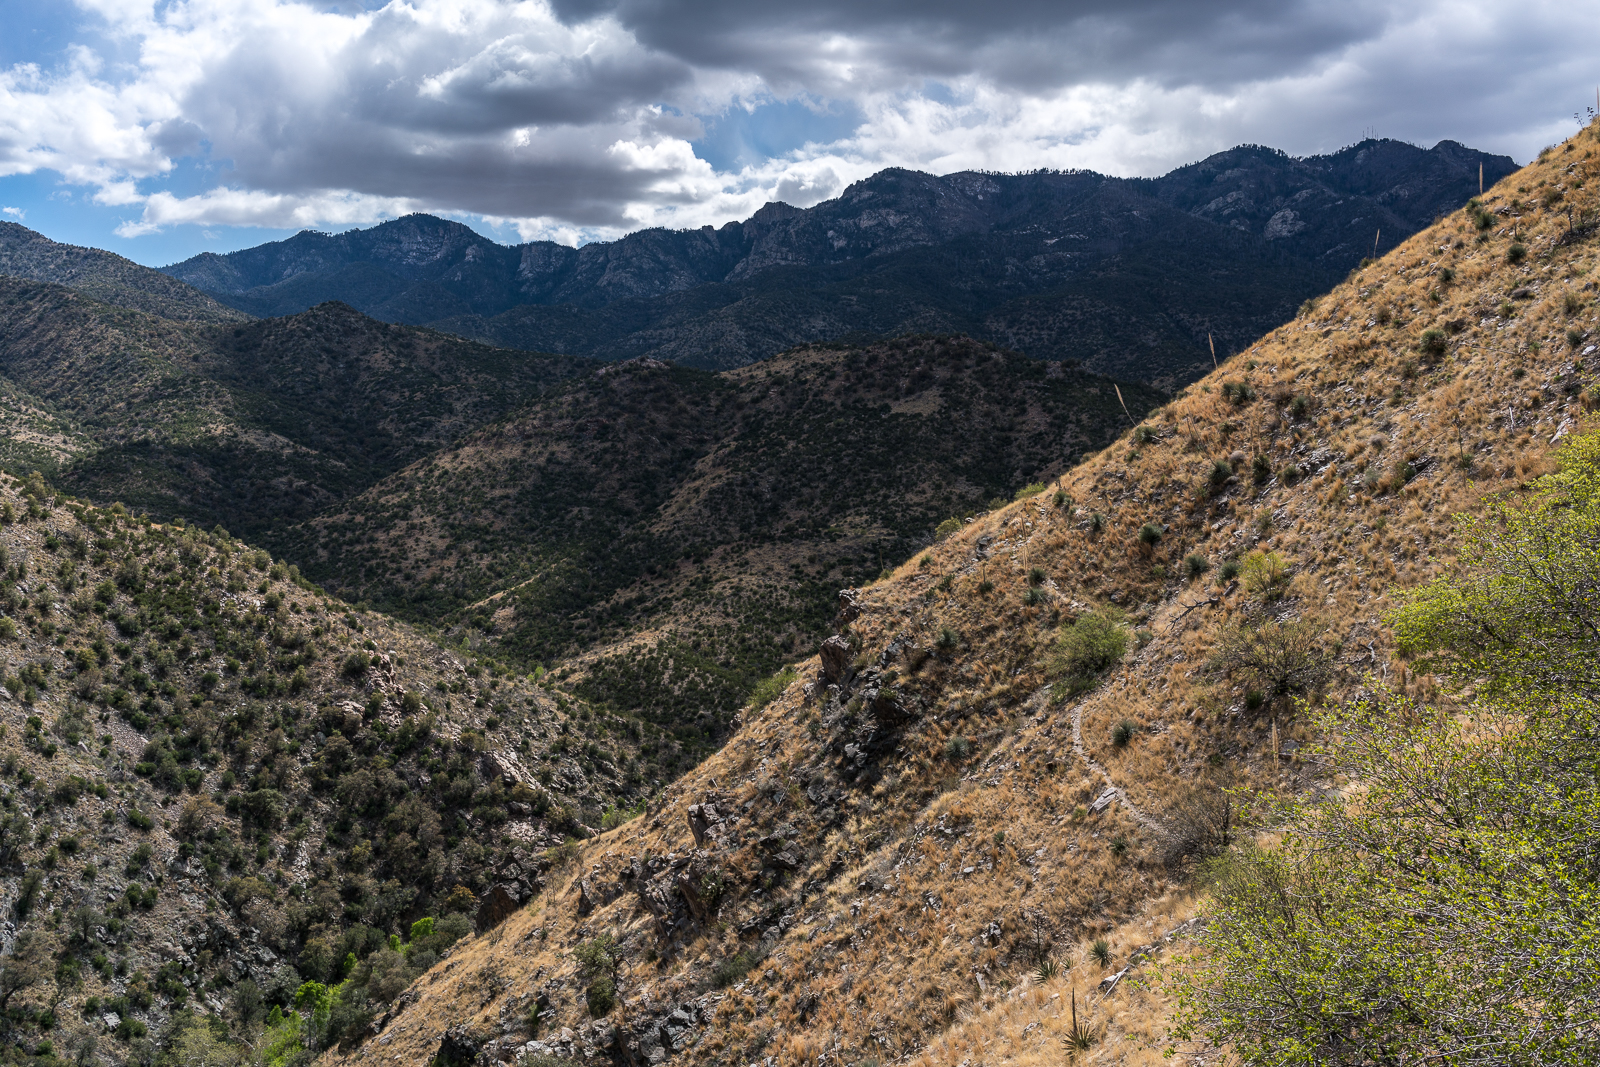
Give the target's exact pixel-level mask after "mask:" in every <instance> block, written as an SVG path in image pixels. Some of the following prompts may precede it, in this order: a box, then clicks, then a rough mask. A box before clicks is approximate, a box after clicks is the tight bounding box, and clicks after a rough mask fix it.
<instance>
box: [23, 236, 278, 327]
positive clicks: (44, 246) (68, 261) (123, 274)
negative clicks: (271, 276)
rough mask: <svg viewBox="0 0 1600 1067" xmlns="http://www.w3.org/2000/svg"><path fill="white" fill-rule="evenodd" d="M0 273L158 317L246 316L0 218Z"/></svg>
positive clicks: (125, 262) (105, 255) (126, 263)
mask: <svg viewBox="0 0 1600 1067" xmlns="http://www.w3.org/2000/svg"><path fill="white" fill-rule="evenodd" d="M0 275H11V276H12V277H16V278H27V279H31V280H33V281H40V282H54V283H56V284H57V285H65V286H68V287H70V288H72V289H76V290H77V291H78V292H80V293H83V294H84V295H85V296H89V297H93V298H94V299H95V300H100V301H103V302H104V303H107V304H116V305H117V306H119V307H125V308H131V309H133V310H135V311H143V312H146V313H148V314H151V315H159V316H160V317H162V318H164V319H175V320H178V321H182V322H244V321H246V320H248V319H249V318H251V316H250V315H249V314H247V313H245V312H242V311H239V310H238V309H236V308H232V307H228V306H227V305H226V304H219V303H218V302H217V301H215V300H213V299H212V298H211V297H209V296H207V295H206V294H205V293H202V292H200V290H198V289H196V288H194V287H193V286H190V285H187V284H185V283H183V282H181V281H178V280H177V279H176V278H173V277H172V276H171V275H168V274H163V273H162V272H161V271H158V270H152V269H151V268H149V267H141V266H139V264H137V263H134V262H133V261H132V260H129V259H124V258H123V257H122V256H119V255H117V254H116V253H114V252H105V251H102V250H100V249H98V248H84V247H82V246H80V245H68V244H60V243H58V242H56V241H52V240H50V238H48V237H46V236H45V235H44V234H42V233H36V232H35V231H33V230H30V229H28V228H27V227H26V226H19V225H18V224H17V223H15V222H0Z"/></svg>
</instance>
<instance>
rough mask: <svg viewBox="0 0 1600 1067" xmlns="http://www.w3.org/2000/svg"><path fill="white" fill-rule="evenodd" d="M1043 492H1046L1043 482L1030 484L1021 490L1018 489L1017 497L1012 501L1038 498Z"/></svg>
mask: <svg viewBox="0 0 1600 1067" xmlns="http://www.w3.org/2000/svg"><path fill="white" fill-rule="evenodd" d="M1042 492H1044V483H1043V482H1029V483H1028V484H1027V485H1025V486H1023V487H1022V488H1021V489H1018V490H1017V491H1016V493H1015V495H1013V496H1012V498H1011V499H1012V500H1026V499H1028V498H1029V497H1030V496H1038V495H1039V494H1040V493H1042Z"/></svg>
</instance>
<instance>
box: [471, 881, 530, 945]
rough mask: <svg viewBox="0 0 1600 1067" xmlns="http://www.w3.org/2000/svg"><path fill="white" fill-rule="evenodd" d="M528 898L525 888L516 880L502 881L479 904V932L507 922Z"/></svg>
mask: <svg viewBox="0 0 1600 1067" xmlns="http://www.w3.org/2000/svg"><path fill="white" fill-rule="evenodd" d="M525 899H526V897H525V895H524V892H523V889H522V887H521V886H519V885H517V884H516V883H515V882H502V883H500V884H499V885H496V886H495V887H494V888H493V889H490V890H489V891H488V892H487V893H485V894H484V895H483V900H482V902H481V903H479V905H478V918H477V926H478V933H480V934H481V933H483V932H484V931H485V930H490V929H493V928H494V927H496V926H499V925H500V924H501V923H503V922H505V921H506V920H507V919H508V918H510V917H511V916H512V914H514V913H515V912H516V910H517V909H518V908H520V907H522V904H523V901H524V900H525Z"/></svg>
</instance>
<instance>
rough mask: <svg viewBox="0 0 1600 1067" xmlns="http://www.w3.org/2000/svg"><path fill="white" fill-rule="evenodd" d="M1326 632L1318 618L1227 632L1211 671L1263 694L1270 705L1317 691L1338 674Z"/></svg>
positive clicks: (1214, 655)
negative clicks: (1335, 673) (1331, 675)
mask: <svg viewBox="0 0 1600 1067" xmlns="http://www.w3.org/2000/svg"><path fill="white" fill-rule="evenodd" d="M1324 634H1325V627H1324V626H1323V625H1322V624H1321V623H1320V622H1317V621H1315V620H1312V619H1302V620H1301V621H1299V622H1269V623H1266V624H1265V625H1262V626H1257V627H1251V626H1236V627H1233V628H1231V629H1229V630H1226V631H1224V632H1223V634H1222V637H1221V639H1220V640H1218V642H1217V646H1216V650H1215V652H1213V653H1212V656H1211V660H1210V662H1209V667H1210V669H1211V670H1212V671H1213V672H1215V673H1217V674H1221V675H1223V676H1225V677H1227V678H1230V679H1234V680H1236V681H1238V682H1241V683H1242V684H1243V685H1245V686H1246V687H1248V688H1250V689H1254V690H1257V691H1259V692H1260V693H1261V694H1262V695H1263V697H1264V698H1265V700H1266V701H1267V702H1273V701H1277V700H1282V699H1284V698H1287V697H1290V696H1294V695H1298V694H1306V693H1310V692H1313V691H1315V690H1316V689H1317V687H1318V686H1320V685H1321V684H1322V683H1323V682H1324V681H1326V680H1327V678H1328V675H1329V674H1330V673H1331V672H1332V668H1333V656H1332V655H1331V654H1330V653H1329V652H1328V651H1327V650H1326V649H1325V648H1323V647H1322V642H1323V637H1324Z"/></svg>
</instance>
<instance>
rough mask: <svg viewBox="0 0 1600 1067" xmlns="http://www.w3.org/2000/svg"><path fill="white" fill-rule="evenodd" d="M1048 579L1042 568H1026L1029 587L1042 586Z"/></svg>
mask: <svg viewBox="0 0 1600 1067" xmlns="http://www.w3.org/2000/svg"><path fill="white" fill-rule="evenodd" d="M1048 577H1050V576H1049V575H1048V574H1046V573H1045V570H1044V568H1043V567H1029V568H1028V584H1029V585H1043V584H1044V580H1045V579H1046V578H1048Z"/></svg>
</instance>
